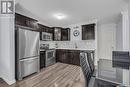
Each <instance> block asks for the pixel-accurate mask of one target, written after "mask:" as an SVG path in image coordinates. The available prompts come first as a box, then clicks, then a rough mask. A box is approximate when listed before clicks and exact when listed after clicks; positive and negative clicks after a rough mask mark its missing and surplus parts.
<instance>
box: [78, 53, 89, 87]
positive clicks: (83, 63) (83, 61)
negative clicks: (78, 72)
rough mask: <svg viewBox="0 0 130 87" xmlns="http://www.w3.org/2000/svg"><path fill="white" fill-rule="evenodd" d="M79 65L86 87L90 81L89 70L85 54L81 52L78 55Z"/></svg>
mask: <svg viewBox="0 0 130 87" xmlns="http://www.w3.org/2000/svg"><path fill="white" fill-rule="evenodd" d="M80 65H81V68H82V71H83V74H84V77H85V80H86V81H85V84H86V87H88V84H89V81H90V79H91V69H90V66H89V62H88V58H87V53H85V52H81V53H80Z"/></svg>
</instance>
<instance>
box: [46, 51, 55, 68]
mask: <svg viewBox="0 0 130 87" xmlns="http://www.w3.org/2000/svg"><path fill="white" fill-rule="evenodd" d="M55 62H56V59H55V50H47V51H46V66H49V65H52V64H54V63H55Z"/></svg>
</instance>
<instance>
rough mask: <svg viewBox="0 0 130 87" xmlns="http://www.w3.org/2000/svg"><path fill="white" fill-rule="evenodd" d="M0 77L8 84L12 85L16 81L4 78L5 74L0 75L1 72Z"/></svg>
mask: <svg viewBox="0 0 130 87" xmlns="http://www.w3.org/2000/svg"><path fill="white" fill-rule="evenodd" d="M0 78H2V79H3V80H4V81H5V82H6V83H7V84H8V85H12V84H14V83H15V82H16V80H15V79H13V80H9V79H7V78H5V76H2V74H1V75H0Z"/></svg>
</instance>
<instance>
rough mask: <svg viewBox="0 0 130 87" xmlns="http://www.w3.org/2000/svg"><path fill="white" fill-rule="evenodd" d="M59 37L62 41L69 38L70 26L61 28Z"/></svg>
mask: <svg viewBox="0 0 130 87" xmlns="http://www.w3.org/2000/svg"><path fill="white" fill-rule="evenodd" d="M61 39H62V41H68V40H70V28H65V29H62V30H61Z"/></svg>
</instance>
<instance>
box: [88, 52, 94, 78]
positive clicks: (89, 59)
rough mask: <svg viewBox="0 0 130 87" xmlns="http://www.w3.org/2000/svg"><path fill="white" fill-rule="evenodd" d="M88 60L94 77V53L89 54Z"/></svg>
mask: <svg viewBox="0 0 130 87" xmlns="http://www.w3.org/2000/svg"><path fill="white" fill-rule="evenodd" d="M87 59H88V63H89V66H90V69H91V75H92V76H94V75H93V74H94V71H95V66H94V53H93V52H87Z"/></svg>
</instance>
